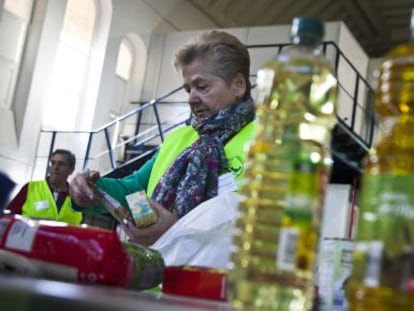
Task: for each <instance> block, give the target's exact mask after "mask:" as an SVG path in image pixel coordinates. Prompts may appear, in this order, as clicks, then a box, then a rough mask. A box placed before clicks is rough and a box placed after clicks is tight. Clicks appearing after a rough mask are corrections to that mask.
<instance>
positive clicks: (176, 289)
mask: <svg viewBox="0 0 414 311" xmlns="http://www.w3.org/2000/svg"><path fill="white" fill-rule="evenodd" d="M226 282H227V273H226V271H224V270H219V269H212V268H205V267H194V266H169V267H165V269H164V279H163V284H162V291H163V293H166V294H173V295H182V296H191V297H197V298H204V299H213V300H222V301H225V300H226Z"/></svg>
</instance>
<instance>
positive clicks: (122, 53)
mask: <svg viewBox="0 0 414 311" xmlns="http://www.w3.org/2000/svg"><path fill="white" fill-rule="evenodd" d="M132 62H133V47H132V45H131V42H130V41H129V40H128V39H126V38H124V39H122V41H121V44H120V46H119V52H118V59H117V63H116V69H115V73H116V75H118V76H119V77H120V78H122V79H124V80H129V77H130V75H131V69H132Z"/></svg>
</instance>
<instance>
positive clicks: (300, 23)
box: [290, 16, 325, 43]
mask: <svg viewBox="0 0 414 311" xmlns="http://www.w3.org/2000/svg"><path fill="white" fill-rule="evenodd" d="M324 34H325V29H324V24H323V22H321V21H320V20H319V19H316V18H311V17H306V16H300V17H295V18H294V19H293V21H292V28H291V32H290V35H291V38H292V41H293V43H299V42H303V41H305V42H310V43H311V42H313V43H317V42H320V41H321V40H322V38H323V36H324Z"/></svg>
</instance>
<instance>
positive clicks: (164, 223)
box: [130, 200, 178, 246]
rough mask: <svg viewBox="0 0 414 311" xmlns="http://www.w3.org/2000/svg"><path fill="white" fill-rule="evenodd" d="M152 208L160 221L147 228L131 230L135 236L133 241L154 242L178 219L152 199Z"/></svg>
mask: <svg viewBox="0 0 414 311" xmlns="http://www.w3.org/2000/svg"><path fill="white" fill-rule="evenodd" d="M150 204H151V206H152V208H153V209H154V210H155V212H156V213H157V215H158V221H157V222H156V223H154V224H152V225H151V226H149V227H146V228H141V229H138V228H135V227H134V228H133V229H132V230H131V231H132V232H133V234H134V238H133V239H130V241H131V242H134V243H139V244H141V245H146V246H149V245H152V244H154V243H155V242H156V241H157V240H158V239H159V238H160V237H161V235H163V234H164V232H166V231H167V230H168V229H169V228H170V227H171V226H172V225H173V224H175V223H176V221H177V219H178V218H177V215H176V214H175V213H172V212H170V211H169V210H167V209H166V208H165V207H163V206H162V205H161V204H158V203H157V202H154V201H152V200H150Z"/></svg>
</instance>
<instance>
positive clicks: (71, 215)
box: [22, 180, 82, 224]
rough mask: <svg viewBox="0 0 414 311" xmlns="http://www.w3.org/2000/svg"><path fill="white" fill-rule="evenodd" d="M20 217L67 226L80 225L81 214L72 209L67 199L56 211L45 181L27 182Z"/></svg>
mask: <svg viewBox="0 0 414 311" xmlns="http://www.w3.org/2000/svg"><path fill="white" fill-rule="evenodd" d="M22 215H24V216H28V217H33V218H42V219H51V220H56V221H62V222H66V223H69V224H80V223H81V221H82V213H80V212H76V211H75V210H73V209H72V202H71V200H70V198H69V197H67V198H66V199H65V201H64V203H63V205H62V207H61V208H60V210H59V211H58V208H57V206H56V202H55V200H54V198H53V194H52V192H51V191H50V188H49V186H48V184H47V182H46V180H40V181H32V182H29V186H28V190H27V197H26V201H25V203H24V204H23V207H22Z"/></svg>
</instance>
